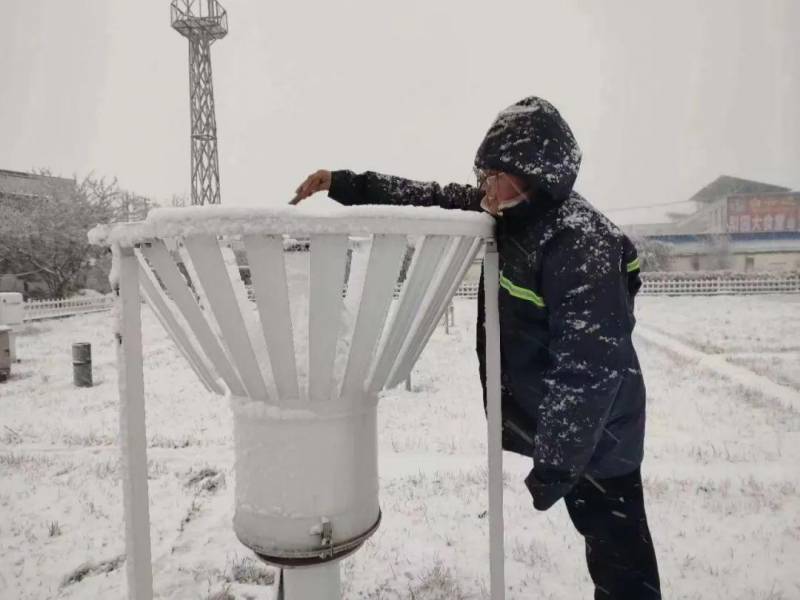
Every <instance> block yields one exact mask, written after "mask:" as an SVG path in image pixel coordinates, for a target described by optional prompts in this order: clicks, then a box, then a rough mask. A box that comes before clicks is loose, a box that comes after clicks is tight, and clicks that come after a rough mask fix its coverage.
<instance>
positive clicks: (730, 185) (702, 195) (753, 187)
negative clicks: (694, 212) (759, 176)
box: [690, 175, 791, 204]
mask: <svg viewBox="0 0 800 600" xmlns="http://www.w3.org/2000/svg"><path fill="white" fill-rule="evenodd" d="M790 191H791V188H786V187H782V186H779V185H772V184H771V183H762V182H760V181H752V180H750V179H741V178H739V177H731V176H730V175H721V176H720V177H717V178H716V179H715V180H714V181H712V182H711V183H709V184H708V185H707V186H705V187H704V188H703V189H701V190H700V191H699V192H697V193H696V194H695V195H694V196H692V197H691V198H690V200H693V201H695V202H700V203H702V204H706V203H709V202H713V201H714V200H718V199H720V198H724V197H726V196H730V195H731V194H768V193H774V192H790Z"/></svg>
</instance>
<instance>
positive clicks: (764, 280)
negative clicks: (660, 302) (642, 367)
mask: <svg viewBox="0 0 800 600" xmlns="http://www.w3.org/2000/svg"><path fill="white" fill-rule="evenodd" d="M639 293H640V294H642V295H645V296H715V295H724V294H730V295H748V294H791V293H800V276H787V277H752V278H739V277H715V278H708V279H700V278H692V277H674V278H668V277H664V276H659V277H658V278H652V279H651V278H648V277H647V275H646V274H643V275H642V289H641V290H640V292H639ZM456 297H459V298H477V297H478V284H477V282H474V283H473V282H464V283H462V284H461V286H460V287H459V288H458V291H457V292H456Z"/></svg>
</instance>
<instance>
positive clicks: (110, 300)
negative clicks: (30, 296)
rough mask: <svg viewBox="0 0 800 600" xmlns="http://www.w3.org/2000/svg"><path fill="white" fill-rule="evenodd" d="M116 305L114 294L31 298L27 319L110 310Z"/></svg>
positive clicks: (27, 305)
mask: <svg viewBox="0 0 800 600" xmlns="http://www.w3.org/2000/svg"><path fill="white" fill-rule="evenodd" d="M113 305H114V296H113V295H110V294H109V295H107V296H94V297H89V298H56V299H54V300H30V301H28V302H26V303H25V316H24V318H25V320H26V321H36V320H37V319H52V318H54V317H69V316H71V315H77V314H82V313H89V312H96V311H100V310H108V309H110V308H111V307H112V306H113Z"/></svg>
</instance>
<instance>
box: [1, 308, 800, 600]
mask: <svg viewBox="0 0 800 600" xmlns="http://www.w3.org/2000/svg"><path fill="white" fill-rule="evenodd" d="M474 311H475V308H474V301H470V300H458V301H456V307H455V312H456V327H455V328H454V329H453V330H452V331H451V335H449V336H447V335H445V334H444V331H443V330H442V329H441V328H439V330H437V332H436V334H435V335H434V337H433V339H432V340H431V343H430V345H429V347H428V348H427V350H426V351H425V352H424V353H423V355H422V356H421V358H420V361H419V363H418V365H417V367H416V368H415V371H414V375H413V390H412V391H411V392H407V391H405V390H402V388H401V389H399V390H394V391H391V392H388V393H386V394H385V396H384V398H383V400H382V401H381V406H380V425H379V426H380V468H381V485H382V488H381V504H382V509H383V515H384V519H383V523H382V525H381V527H380V529H379V530H378V532H377V533H376V534H375V535H374V536H373V538H371V539H370V540H369V541H368V542H367V544H366V545H365V547H364V548H363V549H362V550H360V551H359V552H358V553H357V554H356V555H355V556H353V557H351V558H349V559H346V560H345V561H344V563H343V580H344V586H345V597H346V598H360V599H367V598H371V599H376V600H377V599H386V600H390V599H396V598H415V599H416V600H423V599H441V600H457V599H462V598H463V599H467V598H486V597H487V593H488V590H487V587H488V583H487V582H488V522H487V519H486V508H487V504H486V495H485V488H486V467H485V420H484V416H483V409H482V406H481V400H480V388H479V383H478V378H477V373H476V368H477V365H476V360H475V358H474V351H473V347H474V342H473V338H474ZM638 312H639V322H640V326H641V335H639V336H637V345H638V348H639V350H640V355H641V360H642V364H643V368H644V370H645V377H646V381H647V385H648V390H649V402H650V404H649V422H648V427H649V431H648V439H647V455H646V459H645V463H644V466H643V473H644V476H645V480H646V498H647V504H648V511H649V516H650V521H651V529H652V532H653V536H654V538H655V542H656V545H657V551H658V554H659V559H660V567H661V572H662V581H663V587H664V596H665V598H671V599H676V600H677V599H695V598H697V599H700V598H702V599H716V598H719V599H723V598H724V599H725V600H732V599H741V600H745V599H748V600H749V599H757V600H762V599H763V600H767V599H770V600H779V599H783V600H789V599H792V598H800V571H799V570H798V568H797V565H798V564H800V493H799V490H800V469H799V468H798V464H800V413H799V412H798V410H797V408H796V407H797V402H798V397H800V375H799V374H798V373H799V372H800V369H798V359H799V358H800V341H799V340H800V320H798V316H800V296H797V295H795V296H768V297H767V296H755V297H718V298H656V297H647V298H642V299H641V300H640V302H639V307H638ZM110 319H111V315H110V313H102V314H93V315H86V316H81V317H73V318H69V319H63V320H52V321H44V322H40V323H36V324H32V325H28V326H27V328H26V330H25V331H24V332H23V334H22V335H20V336H19V338H18V354H19V357H20V358H21V359H22V362H21V363H19V364H17V365H14V372H13V375H12V377H11V379H10V380H9V381H8V383H6V384H4V385H0V482H2V483H0V598H3V599H5V598H13V599H20V600H22V599H29V598H55V597H58V598H122V597H124V595H125V594H124V585H125V583H124V566H123V565H122V564H121V560H122V559H121V555H122V553H123V551H124V539H123V537H124V528H123V524H122V510H121V509H122V501H121V490H120V486H119V483H118V471H119V466H118V465H119V461H118V449H117V447H116V434H117V419H118V413H117V402H118V401H117V388H116V375H115V368H114V361H115V354H114V344H113V342H112V337H111V331H112V328H111V322H110ZM143 329H144V343H145V354H146V362H145V378H146V381H145V383H146V387H147V410H148V413H147V426H148V437H149V440H150V448H149V457H150V465H149V470H150V479H149V485H150V497H151V518H152V540H153V557H154V572H155V587H156V593H157V595H158V597H159V598H203V599H207V598H215V599H218V600H221V599H228V598H242V599H244V598H254V599H257V598H272V597H273V587H272V586H271V585H269V583H270V582H271V581H272V579H273V571H272V570H271V569H270V568H269V567H265V566H262V565H261V564H259V563H257V562H255V561H253V560H252V559H251V558H250V554H249V552H248V550H247V549H246V548H244V547H243V546H241V545H240V544H239V543H238V541H237V540H236V539H235V536H234V534H233V531H232V527H231V519H232V515H233V473H232V468H233V455H232V439H231V434H232V426H231V416H230V411H229V408H228V407H227V406H226V405H225V403H224V402H223V401H221V400H220V399H218V398H217V397H215V396H212V395H210V394H208V393H207V392H206V391H205V390H204V389H203V388H202V387H201V386H200V384H199V383H198V382H197V381H196V380H195V378H194V375H193V374H192V372H191V371H190V370H189V368H188V367H187V366H186V364H185V363H184V361H183V359H182V358H181V357H180V355H179V354H178V353H177V351H176V350H175V349H174V347H173V346H172V344H171V342H170V341H169V340H168V339H167V338H166V335H165V334H164V332H163V331H162V330H161V328H160V326H159V325H158V323H157V322H156V320H155V318H154V317H153V315H152V314H150V312H149V311H148V310H147V309H145V310H144V311H143ZM78 341H88V342H91V343H92V348H93V352H94V372H95V382H96V386H95V387H94V388H91V389H76V388H74V387H72V374H71V362H70V361H71V357H70V346H71V344H72V343H73V342H78ZM529 467H530V465H529V464H528V463H527V461H525V460H522V459H520V458H519V457H515V456H512V455H508V454H506V467H505V469H506V477H505V480H506V484H505V519H506V574H507V575H506V577H507V584H508V593H507V598H509V600H511V599H520V600H522V599H532V598H536V599H547V598H553V599H567V598H568V599H570V600H571V599H575V598H587V599H588V598H590V597H591V595H592V594H591V585H590V583H589V579H588V577H587V575H586V570H585V565H584V559H583V545H582V541H581V540H580V538H579V537H578V535H577V534H576V533H575V532H574V531H573V529H572V527H571V525H570V523H569V520H568V518H567V515H566V511H565V510H564V509H563V506H562V505H561V504H559V505H557V506H556V507H554V508H553V509H551V510H550V511H549V512H547V513H538V512H536V511H534V509H533V508H532V506H531V502H530V497H529V494H528V492H527V490H526V489H525V486H524V484H523V481H522V480H523V478H524V476H525V475H526V474H527V471H528V469H529Z"/></svg>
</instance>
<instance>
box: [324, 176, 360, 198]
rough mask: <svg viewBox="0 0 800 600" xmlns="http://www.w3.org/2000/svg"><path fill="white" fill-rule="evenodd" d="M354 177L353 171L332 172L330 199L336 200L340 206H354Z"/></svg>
mask: <svg viewBox="0 0 800 600" xmlns="http://www.w3.org/2000/svg"><path fill="white" fill-rule="evenodd" d="M354 175H355V174H354V173H353V172H352V171H346V170H342V171H331V187H330V189H328V197H329V198H330V199H331V200H336V202H338V203H339V204H345V205H350V204H354V202H353V200H352V198H353V194H352V189H353V178H354Z"/></svg>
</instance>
